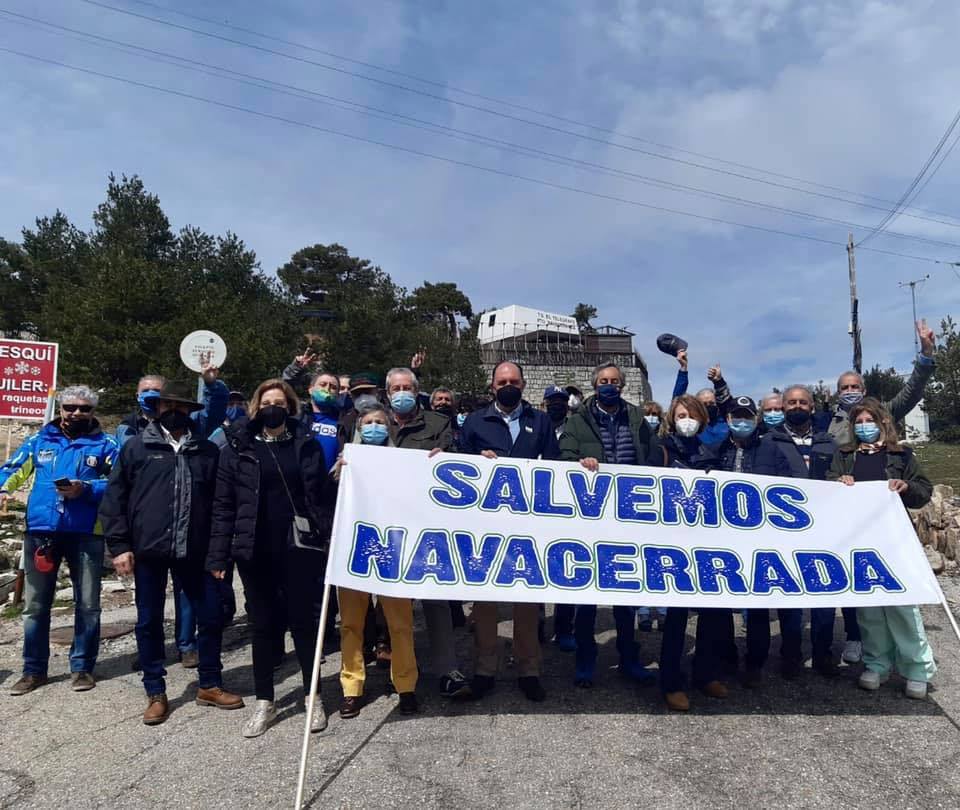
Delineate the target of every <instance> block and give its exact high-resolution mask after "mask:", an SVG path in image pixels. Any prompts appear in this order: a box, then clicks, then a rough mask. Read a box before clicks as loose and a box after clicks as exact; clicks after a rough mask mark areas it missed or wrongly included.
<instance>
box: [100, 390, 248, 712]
mask: <svg viewBox="0 0 960 810" xmlns="http://www.w3.org/2000/svg"><path fill="white" fill-rule="evenodd" d="M202 408H203V406H202V405H201V404H200V403H199V402H195V401H194V400H193V399H192V398H191V397H190V391H189V386H188V385H182V384H178V383H173V382H166V383H164V385H163V387H162V388H161V389H160V393H159V394H158V396H157V397H156V400H155V409H156V414H157V417H156V419H155V420H153V421H151V422H150V424H148V425H147V427H146V428H145V429H144V430H143V432H142V433H141V434H140V435H139V436H137V437H136V438H134V439H131V440H130V441H128V442H127V443H126V444H125V445H124V446H123V449H122V450H121V453H120V461H119V464H118V465H117V467H116V468H115V469H114V471H113V474H112V475H111V476H110V483H109V484H108V486H107V491H106V494H105V495H104V497H103V501H102V503H101V505H100V520H101V523H102V524H103V530H104V534H105V536H106V538H107V545H108V546H109V548H110V552H111V554H113V558H114V559H113V565H114V568H115V569H116V571H117V573H118V574H120V575H121V576H122V575H129V574H131V573H132V574H133V576H134V580H135V582H136V601H137V628H136V636H137V652H138V653H139V656H140V663H141V666H142V668H143V685H144V688H145V689H146V692H147V697H148V705H147V709H146V711H145V712H144V715H143V722H144V724H146V725H159V724H160V723H163V722H164V721H165V720H166V719H167V716H168V714H169V706H168V703H167V696H166V687H165V684H164V676H165V675H166V670H165V669H164V667H163V659H164V654H163V646H164V638H163V604H164V600H165V597H166V589H167V575H168V574H170V573H174V574H176V575H177V577H178V579H179V581H180V583H181V586H182V587H183V595H184V597H185V598H186V599H187V600H188V602H189V603H190V606H191V608H192V609H193V611H194V613H195V614H196V616H197V626H198V633H197V636H198V653H199V655H198V658H199V661H198V675H199V678H198V682H199V683H198V685H199V689H198V691H197V698H196V700H197V703H198V704H199V705H201V706H216V707H218V708H221V709H239V708H240V707H242V706H243V700H242V699H241V698H240V697H239V696H238V695H233V694H231V693H229V692H225V691H224V690H223V688H222V679H221V670H222V665H221V662H220V643H221V634H222V632H223V613H222V609H221V600H220V589H219V588H218V586H217V583H216V580H214V578H213V577H212V576H211V575H210V574H209V573H208V572H206V571H205V570H204V564H205V561H206V556H207V547H208V545H209V541H210V517H211V511H212V504H213V494H214V488H215V485H216V477H217V462H218V460H219V457H220V453H219V450H218V449H217V446H216V445H215V444H213V442H210V441H208V440H207V439H204V438H202V437H200V436H198V435H196V433H195V432H194V430H195V423H194V422H193V421H192V420H191V418H190V415H191V414H192V413H195V412H196V411H199V410H201V409H202Z"/></svg>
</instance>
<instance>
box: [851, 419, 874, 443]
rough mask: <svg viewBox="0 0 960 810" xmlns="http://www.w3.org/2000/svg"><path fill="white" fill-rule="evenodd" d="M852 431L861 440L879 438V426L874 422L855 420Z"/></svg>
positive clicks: (866, 440)
mask: <svg viewBox="0 0 960 810" xmlns="http://www.w3.org/2000/svg"><path fill="white" fill-rule="evenodd" d="M853 432H854V434H855V435H856V437H857V438H858V439H859V440H860V441H862V442H875V441H876V440H877V439H879V438H880V428H879V427H877V423H876V422H857V424H855V425H854V426H853Z"/></svg>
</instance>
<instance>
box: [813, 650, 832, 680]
mask: <svg viewBox="0 0 960 810" xmlns="http://www.w3.org/2000/svg"><path fill="white" fill-rule="evenodd" d="M813 668H814V669H815V670H816V671H817V672H819V673H820V674H821V675H823V677H824V678H833V677H834V676H835V675H836V674H837V665H836V664H835V663H834V662H833V657H832V656H829V655H825V656H823V657H822V658H821V657H819V656H818V657H817V658H814V659H813Z"/></svg>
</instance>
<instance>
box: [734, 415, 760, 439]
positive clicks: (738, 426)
mask: <svg viewBox="0 0 960 810" xmlns="http://www.w3.org/2000/svg"><path fill="white" fill-rule="evenodd" d="M756 429H757V423H756V422H754V421H753V420H752V419H731V420H730V434H731V435H732V436H733V437H734V438H735V439H746V438H749V437H750V436H752V435H753V432H754V431H755V430H756Z"/></svg>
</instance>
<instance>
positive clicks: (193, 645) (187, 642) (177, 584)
mask: <svg viewBox="0 0 960 810" xmlns="http://www.w3.org/2000/svg"><path fill="white" fill-rule="evenodd" d="M170 577H171V579H173V612H174V617H175V618H174V625H173V626H174V630H173V632H174V635H175V636H176V639H177V649H178V650H179V651H180V652H181V653H185V652H196V649H197V616H196V614H195V613H194V612H193V607H192V606H191V604H190V600H189V599H187V598H186V597H185V596H184V595H183V583H182V582H181V581H180V575H179V574H178V573H177V572H176V571H175V570H173V571H171V572H170Z"/></svg>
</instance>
